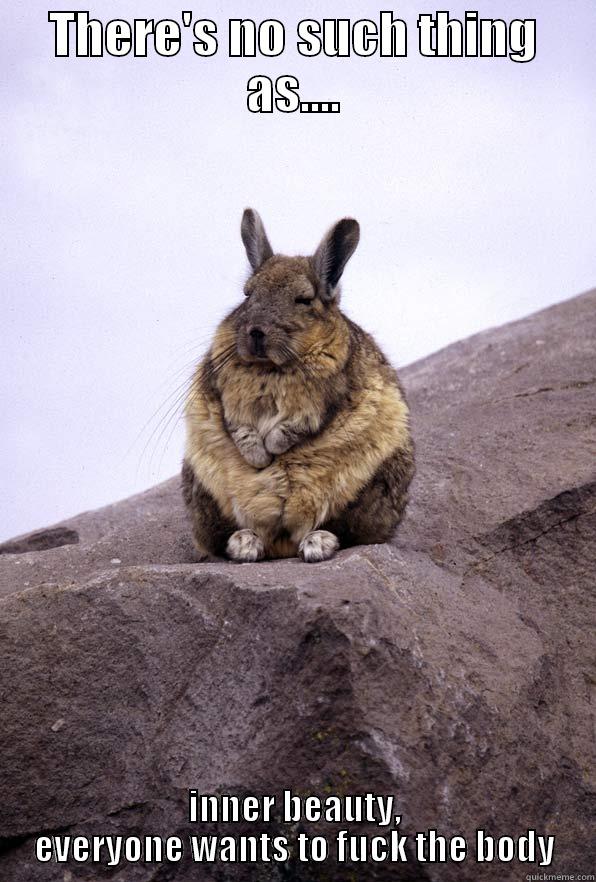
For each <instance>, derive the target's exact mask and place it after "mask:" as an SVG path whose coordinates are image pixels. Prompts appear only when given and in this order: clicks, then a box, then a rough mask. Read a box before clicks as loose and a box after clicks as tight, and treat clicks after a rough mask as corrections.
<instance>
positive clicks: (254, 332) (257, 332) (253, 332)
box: [248, 328, 265, 343]
mask: <svg viewBox="0 0 596 882" xmlns="http://www.w3.org/2000/svg"><path fill="white" fill-rule="evenodd" d="M248 333H249V334H250V336H251V337H252V339H253V340H254V342H255V343H263V342H264V340H265V331H264V330H263V329H262V328H251V329H250V330H249V332H248Z"/></svg>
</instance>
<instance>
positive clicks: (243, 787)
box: [0, 292, 596, 882]
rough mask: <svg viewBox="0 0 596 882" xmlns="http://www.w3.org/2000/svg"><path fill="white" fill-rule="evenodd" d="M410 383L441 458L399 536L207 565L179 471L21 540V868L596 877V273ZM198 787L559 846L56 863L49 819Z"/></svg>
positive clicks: (8, 670) (135, 880)
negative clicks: (380, 798) (337, 805)
mask: <svg viewBox="0 0 596 882" xmlns="http://www.w3.org/2000/svg"><path fill="white" fill-rule="evenodd" d="M401 377H402V380H403V382H404V385H405V388H406V392H407V395H408V398H409V401H410V405H411V409H412V416H413V428H414V433H415V438H416V444H417V464H418V472H417V476H416V479H415V481H414V484H413V488H412V502H411V504H410V507H409V510H408V513H407V516H406V519H405V521H404V523H403V525H402V527H401V528H400V530H399V532H398V534H397V536H396V538H395V540H394V542H393V543H392V544H390V545H382V546H369V547H359V548H353V549H349V550H344V551H342V552H340V554H338V556H337V557H336V558H335V559H334V560H332V561H328V562H325V563H322V564H316V565H306V564H303V563H301V562H299V561H297V560H290V561H282V562H272V563H263V564H246V565H241V566H238V565H233V564H229V563H217V564H195V563H193V562H192V558H191V546H190V541H189V530H188V526H187V524H186V520H185V515H184V511H183V508H182V504H181V500H180V493H179V486H178V485H179V482H178V479H177V478H175V479H172V480H171V481H168V482H166V483H165V484H162V485H160V486H158V487H156V488H154V489H153V490H150V491H148V492H147V493H144V494H141V495H140V496H136V497H134V498H131V499H128V500H126V501H124V502H121V503H118V504H116V505H112V506H109V507H108V508H105V509H102V510H100V511H97V512H92V513H87V514H83V515H81V516H79V517H76V518H73V519H72V520H70V521H67V522H65V523H64V524H61V525H59V526H58V527H54V528H52V529H51V530H46V531H43V530H42V531H38V532H37V533H35V534H32V535H31V536H30V537H20V538H19V539H17V540H13V541H12V542H10V543H5V544H4V546H2V547H0V598H1V600H0V693H1V695H2V718H1V719H2V722H1V725H0V759H1V762H0V801H1V809H0V836H1V837H2V845H3V850H2V854H1V855H0V878H1V879H2V882H21V880H22V882H25V880H27V882H37V880H42V879H43V880H49V882H68V880H71V879H81V880H89V882H90V880H98V879H100V878H101V879H113V880H118V882H120V880H127V882H149V880H154V882H165V880H180V882H181V880H201V882H202V880H205V882H216V880H232V879H242V880H255V882H256V880H259V882H266V880H276V882H277V880H279V882H283V880H296V882H301V880H309V879H313V880H315V879H316V880H321V882H323V880H327V879H329V880H332V879H342V880H352V879H357V880H359V882H360V880H366V879H375V880H394V882H401V880H418V882H424V880H433V882H434V880H446V882H451V880H453V882H455V880H457V882H465V880H470V882H472V880H474V882H477V880H495V882H496V880H499V882H502V880H509V879H511V880H521V879H524V878H526V875H527V874H530V873H538V872H549V873H575V874H581V873H586V874H587V873H593V872H594V870H595V867H596V864H595V863H594V853H593V851H592V852H591V851H590V844H591V842H592V839H593V827H591V826H590V825H591V823H592V822H593V818H594V814H593V812H594V802H593V798H594V790H595V783H596V782H595V766H594V731H593V725H594V697H595V695H596V689H595V686H596V665H595V662H594V655H595V653H594V622H595V614H594V597H595V594H596V592H595V584H596V575H595V574H596V514H595V512H596V468H595V463H596V292H591V293H588V294H585V295H583V296H581V297H578V298H575V299H574V300H571V301H568V302H566V303H563V304H561V305H558V306H555V307H552V308H550V309H547V310H545V311H543V312H541V313H538V314H537V315H534V316H531V317H530V318H528V319H525V320H523V321H520V322H516V323H513V324H510V325H506V326H504V327H502V328H499V329H496V330H491V331H487V332H485V333H482V334H479V335H477V336H475V337H472V338H470V339H469V340H466V341H463V342H461V343H457V344H455V345H453V346H450V347H448V348H447V349H445V350H443V351H441V352H439V353H437V354H435V355H433V356H431V357H429V358H427V359H424V360H423V361H420V362H418V363H416V364H414V365H411V366H410V367H408V368H406V369H404V370H402V371H401ZM188 788H198V789H199V791H200V792H203V793H207V792H215V791H222V792H230V793H246V792H248V793H257V794H271V795H279V794H280V793H281V792H282V791H283V790H284V789H285V788H290V789H292V791H294V792H299V793H302V794H305V793H315V794H319V795H321V796H325V795H326V794H329V793H340V794H343V793H356V794H357V793H361V794H362V793H366V792H371V791H372V792H375V793H379V794H393V795H394V796H395V800H396V807H397V810H398V812H399V814H401V816H402V822H401V825H400V830H401V832H402V833H403V834H408V835H409V836H410V837H413V835H414V834H415V833H416V832H422V831H426V830H427V829H429V828H434V829H437V830H438V832H439V833H441V834H443V835H446V836H453V835H456V834H460V835H463V836H465V837H466V838H467V839H468V842H469V843H474V841H475V830H476V829H477V828H483V829H484V830H485V831H486V832H487V833H489V834H493V835H497V836H501V835H511V836H518V835H520V834H523V833H525V832H527V831H528V830H529V829H534V830H536V832H537V833H539V834H551V835H552V834H554V835H555V837H556V844H555V852H554V860H553V863H552V864H551V865H550V866H549V867H539V866H538V865H537V864H536V863H532V864H522V863H518V862H517V861H513V862H512V863H498V862H497V863H492V864H491V863H483V864H477V863H476V862H475V861H474V858H473V853H472V852H473V849H472V848H470V855H469V857H468V858H467V859H466V860H465V861H464V862H463V863H460V864H455V863H450V862H447V863H444V864H438V863H435V864H431V863H417V862H416V861H415V859H414V856H413V853H412V852H411V851H410V852H409V860H408V862H407V863H399V864H398V863H396V864H387V863H381V864H376V865H375V864H366V865H356V866H355V867H351V868H350V867H342V868H339V869H338V868H337V866H336V865H335V864H334V863H333V862H326V863H324V864H320V865H313V864H309V865H308V866H307V865H304V864H299V863H297V862H294V863H292V862H290V863H289V864H287V865H278V864H274V863H272V864H261V865H256V866H255V865H252V866H251V865H234V864H218V865H213V864H212V865H198V864H195V865H192V864H185V863H182V864H170V865H168V864H164V865H163V866H158V865H148V864H143V863H139V864H131V865H126V866H122V865H120V866H116V867H113V868H111V869H106V868H103V867H99V866H97V865H95V866H94V865H90V864H80V865H77V864H75V863H73V862H72V861H71V862H69V863H68V864H63V865H61V864H57V863H53V862H52V863H49V864H41V863H37V862H36V860H35V858H34V843H35V838H36V836H38V835H40V834H44V833H46V834H47V833H49V834H51V833H62V834H65V835H67V834H71V835H78V834H86V835H91V834H96V835H107V834H110V833H112V834H114V833H120V834H122V835H134V834H138V835H145V834H149V833H153V834H155V833H159V834H161V835H174V834H178V835H181V836H184V837H185V836H187V835H188V834H189V833H192V834H197V833H201V832H204V830H203V828H201V827H200V826H199V825H196V824H190V823H189V822H188V820H187V790H188ZM275 829H276V830H277V831H278V832H279V831H281V834H282V835H288V836H289V837H290V838H292V836H293V835H295V833H296V829H294V828H292V829H290V828H288V827H287V826H286V827H284V825H283V824H280V825H277V826H275ZM304 829H305V831H306V832H309V833H312V832H321V829H322V828H318V826H317V824H315V823H311V824H309V823H305V824H304ZM227 832H230V830H229V829H228V831H227ZM353 832H358V830H357V829H356V830H354V831H353ZM377 832H379V831H377ZM591 837H592V839H591Z"/></svg>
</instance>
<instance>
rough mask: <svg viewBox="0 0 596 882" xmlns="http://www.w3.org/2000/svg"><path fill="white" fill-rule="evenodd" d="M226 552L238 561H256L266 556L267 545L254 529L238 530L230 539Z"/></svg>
mask: <svg viewBox="0 0 596 882" xmlns="http://www.w3.org/2000/svg"><path fill="white" fill-rule="evenodd" d="M226 552H227V555H228V557H229V558H231V559H232V560H235V561H237V562H238V563H254V561H256V560H262V559H263V558H264V557H265V546H264V545H263V541H262V539H260V538H259V537H258V536H257V534H256V533H255V532H254V531H253V530H236V532H235V533H232V535H231V536H230V538H229V539H228V544H227V547H226Z"/></svg>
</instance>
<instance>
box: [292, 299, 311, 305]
mask: <svg viewBox="0 0 596 882" xmlns="http://www.w3.org/2000/svg"><path fill="white" fill-rule="evenodd" d="M313 300H314V297H296V299H295V300H294V303H303V304H304V305H305V306H310V304H311V303H312V302H313Z"/></svg>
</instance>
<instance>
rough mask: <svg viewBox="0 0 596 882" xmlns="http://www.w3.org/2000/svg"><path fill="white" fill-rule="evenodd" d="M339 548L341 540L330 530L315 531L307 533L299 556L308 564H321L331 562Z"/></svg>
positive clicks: (301, 544)
mask: <svg viewBox="0 0 596 882" xmlns="http://www.w3.org/2000/svg"><path fill="white" fill-rule="evenodd" d="M338 548H339V539H338V538H337V536H336V535H335V534H334V533H330V532H329V530H313V531H312V533H307V534H306V536H305V537H304V539H303V540H302V542H301V543H300V545H299V546H298V554H299V555H300V557H301V558H302V560H303V561H305V562H306V563H319V561H322V560H329V558H330V557H333V555H334V554H335V552H336V551H337V549H338Z"/></svg>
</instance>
